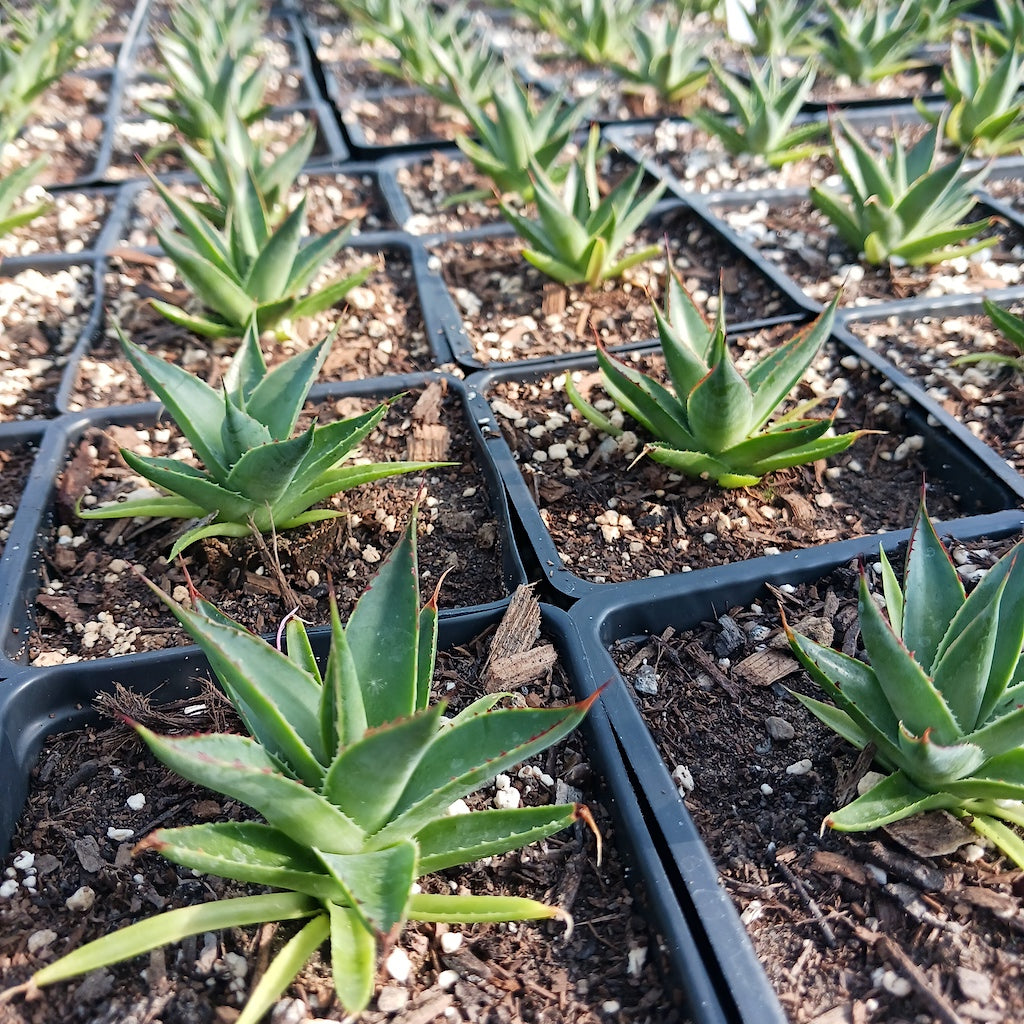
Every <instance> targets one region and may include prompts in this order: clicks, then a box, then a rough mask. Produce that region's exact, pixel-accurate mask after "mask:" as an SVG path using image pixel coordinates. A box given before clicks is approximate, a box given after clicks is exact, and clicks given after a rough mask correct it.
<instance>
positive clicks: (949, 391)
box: [850, 302, 1024, 471]
mask: <svg viewBox="0 0 1024 1024" xmlns="http://www.w3.org/2000/svg"><path fill="white" fill-rule="evenodd" d="M1007 308H1009V309H1010V310H1012V311H1013V312H1015V313H1016V314H1017V315H1018V316H1019V315H1021V313H1022V312H1024V308H1022V306H1021V304H1020V303H1019V302H1016V303H1011V304H1007ZM850 329H851V330H852V331H853V333H854V334H855V335H857V337H858V338H860V339H861V340H862V341H864V342H865V343H866V344H867V345H869V346H870V347H871V348H873V349H875V350H876V351H877V352H879V353H881V354H882V355H884V356H885V358H886V359H888V360H889V361H890V362H892V363H894V364H895V365H896V366H898V367H899V369H901V370H902V371H903V372H904V373H906V374H908V375H909V376H911V377H914V378H915V379H916V380H917V381H918V382H919V383H920V384H921V386H922V387H924V388H926V389H927V391H928V393H929V395H930V397H932V398H933V399H935V401H937V402H938V403H939V404H940V405H941V406H942V407H943V408H944V409H945V410H946V412H948V413H950V414H951V415H952V416H955V417H956V418H957V419H958V420H959V421H960V422H961V423H963V424H964V425H965V426H966V427H967V429H968V430H970V431H971V433H972V434H974V435H975V436H976V437H978V438H980V439H981V440H982V441H984V443H985V444H987V445H988V446H989V447H990V448H992V449H994V450H995V451H996V453H997V454H999V455H1001V456H1002V457H1003V458H1004V459H1006V461H1007V462H1009V463H1010V464H1011V465H1012V466H1013V467H1014V468H1015V469H1017V470H1018V471H1024V388H1022V386H1021V375H1020V372H1016V371H1014V370H1013V369H1011V368H1009V367H1006V366H999V365H997V364H993V363H973V364H967V365H961V366H952V365H951V362H952V360H954V359H956V358H958V357H960V356H965V355H970V354H972V353H975V352H993V353H998V354H999V355H1004V356H1011V357H1017V356H1019V355H1020V353H1019V352H1018V351H1017V349H1015V348H1014V347H1013V345H1011V344H1010V343H1009V342H1008V341H1007V340H1006V339H1005V338H1003V336H1002V335H1001V334H1000V333H999V332H998V331H997V330H995V329H994V327H993V326H992V321H991V320H989V318H988V317H987V316H984V315H979V316H967V315H955V314H949V315H938V314H936V315H932V316H921V317H918V318H916V319H905V320H899V319H897V318H895V317H892V318H890V319H887V320H884V321H877V320H876V321H857V322H855V323H852V324H851V325H850Z"/></svg>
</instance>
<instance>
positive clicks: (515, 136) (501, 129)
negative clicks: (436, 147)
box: [455, 71, 589, 202]
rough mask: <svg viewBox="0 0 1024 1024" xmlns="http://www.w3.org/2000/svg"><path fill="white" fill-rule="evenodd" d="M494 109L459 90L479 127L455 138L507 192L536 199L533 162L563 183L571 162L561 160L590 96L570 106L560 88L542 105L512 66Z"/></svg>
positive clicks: (499, 86) (500, 82)
mask: <svg viewBox="0 0 1024 1024" xmlns="http://www.w3.org/2000/svg"><path fill="white" fill-rule="evenodd" d="M492 105H493V110H494V112H493V114H492V113H490V110H489V108H488V109H485V107H484V106H482V105H481V104H479V103H477V102H476V101H475V100H474V99H473V98H472V97H471V96H469V95H463V94H461V93H460V94H459V107H460V108H461V110H462V111H463V113H465V115H466V117H467V118H468V119H469V122H470V124H471V125H472V126H473V132H474V135H475V136H476V137H475V138H470V137H469V136H467V135H458V136H456V139H455V143H456V145H457V146H458V147H459V149H461V150H462V152H463V153H465V154H466V156H467V157H468V159H469V161H470V162H471V163H472V164H473V166H474V167H475V168H476V169H477V170H478V171H479V172H480V173H481V174H484V175H486V176H487V177H488V178H490V179H491V181H492V182H493V183H494V187H495V189H496V190H497V191H498V192H499V193H500V194H501V195H516V196H519V197H520V198H521V199H522V200H523V201H524V202H529V201H530V200H531V199H532V198H533V181H532V180H531V178H530V167H531V166H533V167H537V168H540V170H541V171H543V172H544V173H545V174H546V175H547V176H548V179H549V180H550V181H552V182H553V183H555V184H557V183H558V182H560V181H563V180H564V179H565V175H566V173H567V171H568V165H567V164H564V165H562V166H561V167H559V166H557V165H556V161H557V160H558V158H559V157H560V156H561V155H562V153H563V151H564V150H565V148H566V146H567V145H568V144H569V142H570V141H571V140H572V135H573V132H574V131H576V129H577V128H578V127H579V125H580V123H581V122H582V121H583V118H584V117H585V116H586V114H587V109H588V107H589V103H587V102H586V101H584V102H580V103H575V104H573V105H571V106H567V105H566V104H565V102H564V97H563V96H562V95H561V94H560V93H555V94H553V95H551V96H549V97H548V98H547V99H546V100H545V101H544V103H543V104H542V105H540V106H538V105H537V102H536V101H535V100H534V97H533V94H532V92H531V91H530V90H529V89H528V88H527V87H526V86H524V85H523V84H522V83H521V82H520V81H519V79H518V78H517V77H516V76H515V75H513V74H511V73H510V72H508V71H506V72H505V73H504V74H502V75H501V76H499V78H498V79H497V82H496V85H495V89H494V95H493V96H492Z"/></svg>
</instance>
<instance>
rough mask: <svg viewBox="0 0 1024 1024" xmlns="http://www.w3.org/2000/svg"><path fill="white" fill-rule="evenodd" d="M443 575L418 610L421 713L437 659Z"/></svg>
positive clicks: (418, 707) (418, 680) (417, 686)
mask: <svg viewBox="0 0 1024 1024" xmlns="http://www.w3.org/2000/svg"><path fill="white" fill-rule="evenodd" d="M442 583H444V575H442V576H441V578H440V579H439V580H438V581H437V586H436V587H435V588H434V593H433V594H431V595H430V600H429V601H428V602H427V603H426V604H425V605H424V606H423V607H422V608H421V609H420V622H419V630H420V636H419V650H418V651H417V654H416V710H417V711H423V710H425V709H426V708H427V706H428V705H429V703H430V689H431V684H432V683H433V680H434V662H435V660H436V658H437V601H438V598H439V597H440V596H441V584H442Z"/></svg>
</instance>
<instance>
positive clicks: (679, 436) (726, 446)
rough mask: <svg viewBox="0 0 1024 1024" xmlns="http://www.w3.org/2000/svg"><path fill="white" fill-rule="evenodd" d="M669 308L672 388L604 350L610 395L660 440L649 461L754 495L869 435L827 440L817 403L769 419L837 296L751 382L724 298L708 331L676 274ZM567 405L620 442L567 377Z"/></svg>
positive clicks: (664, 337)
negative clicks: (728, 331)
mask: <svg viewBox="0 0 1024 1024" xmlns="http://www.w3.org/2000/svg"><path fill="white" fill-rule="evenodd" d="M667 292H668V295H667V298H666V301H665V309H664V310H661V309H659V308H658V307H657V306H655V307H654V315H655V318H656V320H657V324H658V336H659V339H660V341H661V349H662V352H663V354H664V356H665V365H666V368H667V370H668V375H669V379H670V381H671V384H672V389H673V390H669V389H668V388H666V387H665V386H664V385H662V384H660V383H659V382H658V381H656V380H654V379H653V378H652V377H649V376H647V375H646V374H644V373H641V372H640V371H639V370H637V369H635V368H634V367H631V366H628V365H627V364H626V363H623V362H620V361H619V360H617V359H615V358H614V357H613V356H611V355H609V354H608V352H606V351H605V350H604V349H603V348H602V347H600V346H599V347H598V350H597V359H598V364H599V366H600V369H601V382H602V385H603V387H604V390H605V391H606V392H607V393H608V395H609V397H610V398H611V399H612V400H613V401H614V402H615V404H616V405H617V406H618V407H619V408H620V409H622V410H623V412H626V413H628V414H629V415H630V416H632V417H633V419H634V420H636V421H637V423H639V424H640V425H641V426H642V427H644V429H646V430H647V431H649V432H650V433H651V434H653V435H654V436H655V437H656V438H658V440H657V441H653V442H651V443H649V444H647V445H646V446H645V447H644V450H643V454H644V455H649V456H650V457H651V458H652V459H654V461H655V462H660V463H662V464H663V465H665V466H668V467H669V468H670V469H672V470H674V471H675V472H677V473H684V474H685V475H686V476H692V477H701V478H709V479H712V480H714V481H715V482H716V483H718V484H719V485H720V486H722V487H752V486H754V485H755V484H757V483H759V482H760V481H761V478H762V477H764V476H765V474H767V473H771V472H774V471H775V470H778V469H785V468H786V467H789V466H799V465H803V464H804V463H808V462H814V461H815V460H817V459H824V458H828V457H829V456H830V455H837V454H838V453H839V452H842V451H845V450H846V449H847V448H849V447H850V445H851V444H853V442H854V441H856V440H857V438H858V437H861V436H862V435H863V434H865V433H871V431H864V430H855V431H852V432H851V433H849V434H842V435H840V436H838V437H826V436H825V435H826V434H827V433H828V431H829V430H830V429H831V427H832V425H833V421H834V419H835V413H834V412H833V414H832V415H831V416H828V417H826V418H824V419H808V418H805V415H806V413H807V412H809V411H810V410H811V409H813V408H814V407H815V406H816V405H818V404H819V402H820V399H812V400H811V401H809V402H804V403H802V404H801V405H798V406H797V407H796V408H794V409H793V410H792V411H791V412H789V413H787V414H785V415H783V416H780V417H778V418H777V419H776V420H775V421H774V422H773V423H772V424H771V425H768V420H769V419H771V417H772V415H773V413H774V412H775V411H776V409H777V408H778V406H779V404H780V403H781V402H782V401H783V399H784V398H785V397H786V396H787V395H788V394H789V392H790V391H792V390H793V388H794V387H795V386H796V384H797V383H798V382H799V381H800V379H801V378H802V377H803V375H804V372H805V371H806V370H807V367H808V366H809V365H810V363H811V360H812V359H814V357H815V356H816V355H817V353H818V351H819V350H820V349H821V346H822V344H823V343H824V342H825V339H826V338H827V337H828V335H829V332H830V331H831V329H832V321H833V320H834V318H835V310H836V306H837V304H838V296H837V297H836V299H835V300H833V302H832V304H831V305H830V306H829V307H828V308H827V309H826V310H825V311H824V312H823V313H822V314H821V315H820V316H819V317H818V319H817V320H815V321H814V323H813V324H810V325H808V326H807V327H805V328H803V329H802V330H801V331H799V332H798V333H797V334H795V335H794V336H793V337H792V338H790V339H789V340H788V341H787V342H785V343H784V344H782V345H780V346H779V347H778V348H776V349H775V350H774V351H773V352H771V353H770V354H768V355H767V356H765V357H764V358H763V359H761V360H760V362H758V363H757V364H756V365H755V366H754V367H753V368H752V369H751V370H750V371H749V372H748V373H747V375H746V377H744V376H743V375H742V374H741V373H740V372H739V370H737V369H736V366H735V365H734V364H733V362H732V359H731V357H730V355H729V349H728V344H727V342H726V336H725V312H724V307H725V301H724V300H725V296H724V294H720V295H719V302H718V313H717V316H716V318H715V322H714V324H713V325H712V324H710V323H708V321H707V320H705V318H704V314H703V313H702V312H701V310H700V309H699V308H698V306H697V305H696V303H695V302H694V301H693V298H692V297H691V296H690V294H689V293H688V292H687V291H686V289H685V288H684V287H683V284H682V282H681V281H680V280H679V279H678V277H676V276H674V275H670V276H669V280H668V285H667ZM565 392H566V396H567V397H568V398H569V401H570V402H572V404H573V405H574V406H575V407H576V409H577V410H579V412H580V414H581V415H582V416H583V417H584V418H585V419H586V420H588V421H589V422H590V423H591V424H592V425H593V426H595V427H596V428H597V429H598V430H600V431H602V432H603V433H605V434H608V435H610V436H612V437H618V436H619V435H621V434H622V430H621V429H620V428H618V427H616V426H615V425H614V424H613V423H612V422H611V421H610V420H609V419H607V417H605V416H602V415H601V413H600V412H598V411H597V409H596V408H595V407H594V406H593V405H591V404H590V403H589V402H587V401H585V400H584V398H583V397H582V395H580V393H579V391H578V390H577V389H576V387H575V385H574V384H573V383H572V375H571V374H566V378H565Z"/></svg>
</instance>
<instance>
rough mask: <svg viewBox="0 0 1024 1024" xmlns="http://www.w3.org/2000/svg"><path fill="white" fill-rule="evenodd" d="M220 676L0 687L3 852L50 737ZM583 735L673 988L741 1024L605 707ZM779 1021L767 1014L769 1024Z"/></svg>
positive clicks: (564, 640) (132, 672) (459, 640)
mask: <svg viewBox="0 0 1024 1024" xmlns="http://www.w3.org/2000/svg"><path fill="white" fill-rule="evenodd" d="M499 618H500V610H499V609H490V610H486V611H484V610H476V611H472V612H468V613H465V614H461V615H459V616H457V617H448V618H446V619H444V620H443V621H442V622H441V623H440V627H439V637H438V641H439V648H440V649H447V648H451V647H454V646H456V645H460V644H464V643H467V642H469V641H471V640H472V639H473V638H474V637H476V636H478V635H479V634H481V633H482V632H484V631H485V630H487V629H490V628H493V627H494V625H495V624H496V623H497V621H498V620H499ZM542 622H543V627H542V628H543V630H544V632H545V635H546V636H548V637H549V638H550V639H551V641H552V642H553V643H554V644H555V646H556V648H557V650H558V652H559V656H560V659H561V661H562V663H563V665H565V666H567V668H568V671H569V675H570V679H571V681H572V684H573V687H574V689H575V690H576V692H577V695H578V694H580V693H582V692H584V691H586V690H587V687H586V684H584V683H582V682H581V681H580V680H578V679H576V678H575V676H574V672H573V669H574V668H575V667H576V666H578V665H582V664H584V663H585V661H584V657H583V654H582V648H581V645H580V641H579V638H578V636H577V634H576V631H575V628H574V626H573V624H572V623H571V622H570V620H569V618H568V616H566V614H565V613H564V612H561V611H559V610H558V609H555V608H550V607H543V606H542ZM311 639H312V642H313V647H314V653H315V654H316V656H317V658H318V660H320V662H321V664H322V663H323V660H324V658H325V657H326V653H327V649H328V646H329V631H328V630H325V629H318V630H315V631H312V632H311ZM201 677H206V678H212V673H211V672H210V668H209V664H208V662H207V660H206V658H205V656H204V655H203V654H202V653H201V652H200V651H199V650H198V649H197V648H186V649H177V650H173V651H155V652H149V653H147V654H141V655H132V656H130V657H128V658H125V659H123V660H122V661H120V662H119V663H118V665H117V668H116V670H115V671H113V672H112V671H111V666H109V665H104V664H101V663H91V664H85V665H81V664H79V665H74V666H62V667H60V668H56V669H52V670H47V671H45V672H38V671H33V670H28V671H26V672H24V673H21V674H20V675H19V676H18V677H17V678H15V679H11V680H8V682H7V683H6V684H5V685H4V686H3V687H2V689H0V775H2V777H3V778H4V779H5V780H7V785H5V786H4V787H3V789H2V791H0V853H2V854H6V853H7V851H8V850H9V849H10V844H11V837H12V833H13V831H14V829H15V827H16V824H17V820H18V817H19V815H20V813H21V810H22V807H23V806H24V803H25V800H26V797H27V795H28V790H29V776H30V773H31V771H32V767H33V765H34V764H35V762H36V760H37V757H38V754H39V750H40V748H41V746H42V744H43V742H44V740H45V739H46V737H48V736H50V735H52V734H54V733H58V732H67V731H70V730H73V729H79V728H82V727H84V726H85V725H86V724H89V723H92V722H95V721H97V720H98V716H97V714H96V713H95V712H94V711H93V710H92V702H93V701H94V699H95V698H96V696H97V695H98V694H99V693H109V692H111V691H112V689H113V687H114V685H115V683H119V684H121V685H123V686H125V687H128V688H129V689H132V690H134V691H136V692H139V693H145V694H146V695H147V696H149V697H150V698H151V699H152V700H154V701H155V702H158V703H162V702H166V701H171V700H179V699H184V698H187V697H190V696H192V695H194V694H196V693H198V692H199V691H200V684H199V679H200V678H201ZM581 731H582V733H583V736H584V741H585V744H586V748H587V754H588V758H589V760H590V763H591V766H592V768H593V771H594V777H595V778H594V787H593V788H594V791H595V792H596V794H597V795H598V797H599V798H600V799H601V800H602V802H603V803H604V804H605V805H606V807H607V808H608V810H609V812H610V813H611V816H612V820H613V822H614V825H615V842H616V847H617V849H618V850H619V852H620V853H621V855H622V857H623V860H624V863H625V865H626V867H627V875H628V877H630V879H631V881H632V887H633V889H634V898H635V900H636V907H635V909H636V910H637V911H638V912H639V913H641V914H642V915H644V916H645V917H646V918H647V920H648V921H649V922H650V925H651V932H652V935H651V941H652V942H655V941H656V942H658V944H659V948H660V951H661V954H662V961H663V963H664V965H665V968H666V970H667V974H668V977H667V978H666V982H667V985H666V987H671V988H676V989H678V990H679V991H680V993H681V995H682V999H683V1001H684V1008H685V1010H686V1012H687V1013H688V1017H689V1019H690V1020H691V1021H692V1022H693V1024H735V1021H736V1018H735V1017H734V1016H732V1015H731V1014H730V1013H728V1012H727V1010H726V1008H725V1007H723V1005H722V1004H721V1002H720V999H719V985H720V978H719V976H718V972H717V965H715V964H712V965H710V967H709V965H708V964H707V963H706V962H705V959H704V955H703V954H704V950H703V949H702V948H701V947H700V946H699V945H698V942H697V941H696V937H695V934H694V932H693V925H692V922H691V921H690V920H689V919H688V918H687V916H686V915H685V914H684V913H683V912H682V909H681V907H680V905H679V903H678V901H677V897H676V892H675V890H674V888H673V885H672V883H671V882H670V878H669V873H668V872H667V871H666V868H665V865H664V864H663V862H662V857H661V855H660V853H659V849H658V846H659V843H660V839H656V838H654V837H652V835H651V833H650V831H649V829H648V824H647V819H646V817H645V810H644V809H643V808H642V805H641V802H640V800H638V798H637V794H636V792H635V790H634V779H633V777H632V775H631V773H630V771H629V770H628V769H627V768H626V766H625V765H624V763H623V759H622V756H621V754H620V750H619V745H618V741H617V739H616V736H615V734H614V732H613V729H612V726H611V723H610V721H609V719H608V717H607V715H606V714H605V713H604V712H603V710H602V709H601V707H600V704H598V705H597V706H595V707H594V708H592V709H591V711H590V713H589V714H588V715H587V717H586V719H585V720H584V722H583V724H582V726H581ZM770 1020H771V1018H765V1021H766V1024H767V1022H769V1021H770Z"/></svg>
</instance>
